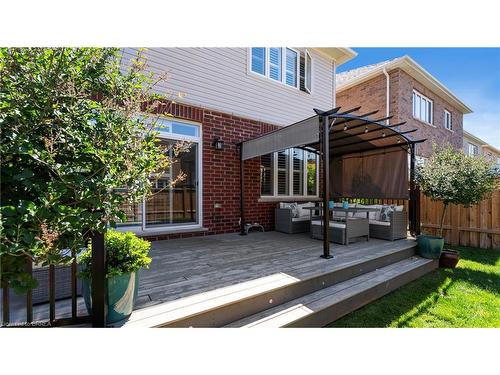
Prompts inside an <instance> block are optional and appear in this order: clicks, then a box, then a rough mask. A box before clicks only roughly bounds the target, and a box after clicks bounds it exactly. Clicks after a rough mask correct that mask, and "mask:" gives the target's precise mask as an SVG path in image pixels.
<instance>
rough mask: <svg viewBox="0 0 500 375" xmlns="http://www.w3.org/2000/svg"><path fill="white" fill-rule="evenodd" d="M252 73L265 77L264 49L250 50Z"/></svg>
mask: <svg viewBox="0 0 500 375" xmlns="http://www.w3.org/2000/svg"><path fill="white" fill-rule="evenodd" d="M252 72H255V73H258V74H262V75H263V76H265V75H266V49H265V48H263V47H258V48H252Z"/></svg>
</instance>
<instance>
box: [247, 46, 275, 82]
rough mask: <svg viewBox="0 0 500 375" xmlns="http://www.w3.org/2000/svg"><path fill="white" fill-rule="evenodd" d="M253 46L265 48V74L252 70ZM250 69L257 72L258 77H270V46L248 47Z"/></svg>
mask: <svg viewBox="0 0 500 375" xmlns="http://www.w3.org/2000/svg"><path fill="white" fill-rule="evenodd" d="M253 48H264V74H261V73H259V72H256V71H254V70H252V49H253ZM248 51H249V52H248V71H249V72H251V73H252V74H255V75H256V76H258V77H266V78H270V77H269V48H268V47H250V48H249V49H248Z"/></svg>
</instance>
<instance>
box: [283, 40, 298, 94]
mask: <svg viewBox="0 0 500 375" xmlns="http://www.w3.org/2000/svg"><path fill="white" fill-rule="evenodd" d="M297 56H298V54H297V52H296V51H294V50H292V49H290V48H287V49H286V79H285V83H286V84H287V85H288V86H293V87H297V71H298V65H297V64H298V62H299V59H298V58H297Z"/></svg>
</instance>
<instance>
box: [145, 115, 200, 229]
mask: <svg viewBox="0 0 500 375" xmlns="http://www.w3.org/2000/svg"><path fill="white" fill-rule="evenodd" d="M165 120H166V121H172V122H177V123H180V124H183V123H184V124H186V125H194V126H197V127H198V137H192V136H188V135H181V134H176V133H171V132H166V131H162V130H160V134H159V138H160V139H162V140H172V141H187V142H192V143H196V144H197V155H196V163H197V165H196V216H197V220H196V223H189V224H166V225H158V226H154V227H147V226H146V199H143V200H142V225H141V230H142V231H143V232H159V231H161V232H168V231H169V230H171V231H175V232H178V231H182V230H184V229H186V230H189V229H198V228H201V227H202V225H203V180H202V179H203V164H202V163H203V149H202V147H203V142H202V139H203V137H202V129H201V124H199V123H196V122H190V121H185V120H177V119H168V118H165ZM170 177H171V178H172V176H170ZM169 204H170V218H171V219H172V215H173V213H172V204H173V202H172V199H170V202H169ZM170 221H172V220H170Z"/></svg>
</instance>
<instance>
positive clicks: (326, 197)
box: [320, 113, 332, 259]
mask: <svg viewBox="0 0 500 375" xmlns="http://www.w3.org/2000/svg"><path fill="white" fill-rule="evenodd" d="M320 118H321V122H322V126H323V127H322V128H321V129H322V131H323V137H322V138H323V139H322V140H323V152H322V153H321V156H322V158H323V160H322V165H323V170H322V171H323V181H322V189H323V255H321V258H324V259H330V258H332V255H331V254H330V236H329V233H330V207H329V206H330V139H329V138H330V137H329V136H330V127H329V126H328V114H326V113H323V115H322V116H321V117H320Z"/></svg>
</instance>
